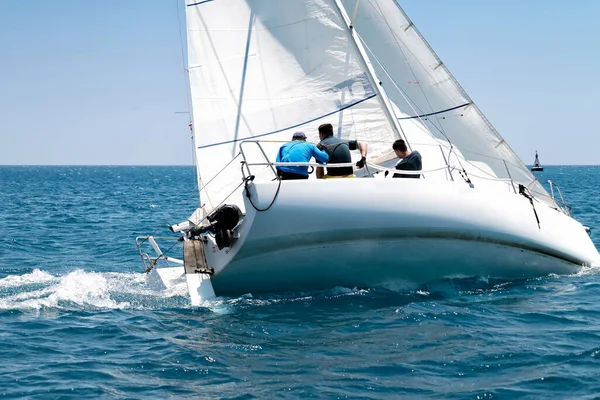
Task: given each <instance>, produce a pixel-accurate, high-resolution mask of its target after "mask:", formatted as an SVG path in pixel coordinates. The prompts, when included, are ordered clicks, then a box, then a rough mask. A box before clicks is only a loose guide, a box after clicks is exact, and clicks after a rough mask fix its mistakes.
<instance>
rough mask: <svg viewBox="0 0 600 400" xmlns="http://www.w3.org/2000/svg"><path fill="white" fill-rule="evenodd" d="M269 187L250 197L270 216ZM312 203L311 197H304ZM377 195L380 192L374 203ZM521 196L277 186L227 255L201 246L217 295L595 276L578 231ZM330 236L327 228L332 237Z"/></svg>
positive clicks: (416, 185) (407, 186)
mask: <svg viewBox="0 0 600 400" xmlns="http://www.w3.org/2000/svg"><path fill="white" fill-rule="evenodd" d="M277 187H278V182H276V181H275V182H268V183H257V184H251V185H250V186H249V191H250V194H251V198H252V201H253V203H254V205H255V206H256V207H257V208H260V209H263V208H267V207H268V206H269V204H270V203H271V202H272V200H273V196H275V194H276V193H277ZM307 193H311V195H310V196H309V195H307ZM374 193H377V195H376V196H375V195H374ZM534 205H535V213H537V215H538V218H539V226H538V222H537V219H536V214H535V213H534V208H533V207H532V205H531V204H530V202H529V200H528V199H527V198H525V197H524V196H521V195H517V194H514V193H511V192H491V191H490V190H489V189H478V188H477V187H473V188H471V187H469V185H467V184H466V183H464V182H439V181H437V182H434V181H427V180H424V179H420V180H416V179H414V180H408V179H401V180H400V179H338V180H328V181H320V180H314V181H313V180H309V181H284V182H281V187H280V188H279V192H278V193H277V198H276V199H275V201H274V202H273V204H272V206H271V207H270V208H269V209H268V210H267V211H265V212H259V211H256V210H255V208H254V207H253V206H252V204H250V202H249V201H248V199H246V216H245V218H244V220H243V221H242V223H241V224H240V225H239V226H238V228H236V231H237V233H238V234H239V239H237V241H235V242H234V244H233V245H232V246H231V248H225V249H223V250H218V248H217V246H216V245H215V244H214V242H213V241H212V240H209V241H208V243H207V244H206V245H205V253H206V261H207V263H208V265H209V266H211V267H212V268H214V270H215V274H214V275H213V277H212V279H211V282H212V285H213V287H214V290H215V292H216V294H217V295H232V296H234V295H242V294H245V293H255V294H257V293H273V292H282V291H305V290H311V289H328V288H333V287H336V286H342V287H351V288H354V287H374V286H381V287H387V288H391V289H402V288H408V287H414V286H415V285H422V284H426V283H429V282H432V281H436V280H439V279H443V278H454V277H484V278H501V279H502V278H505V279H517V278H525V277H533V276H543V275H547V274H550V273H557V274H569V273H574V272H577V271H578V270H579V269H580V268H581V267H582V266H591V265H597V264H598V262H599V255H598V252H597V250H596V248H595V247H594V245H593V243H592V242H591V240H590V238H589V235H588V234H587V232H586V230H585V228H584V227H583V226H582V225H581V224H580V223H579V222H577V221H575V220H574V219H572V218H570V217H569V216H567V215H565V214H564V213H562V212H560V211H558V210H555V209H552V208H550V207H548V206H546V205H545V204H543V203H539V202H534ZM330 227H335V228H330Z"/></svg>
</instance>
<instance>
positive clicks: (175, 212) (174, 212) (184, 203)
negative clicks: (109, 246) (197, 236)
mask: <svg viewBox="0 0 600 400" xmlns="http://www.w3.org/2000/svg"><path fill="white" fill-rule="evenodd" d="M197 194H198V191H197V190H196V188H194V190H193V192H192V194H191V196H189V197H187V198H185V201H184V202H183V204H182V205H181V206H180V207H179V208H178V209H176V210H175V211H173V212H171V214H169V215H168V216H167V217H166V218H165V224H166V225H167V227H168V226H169V220H170V219H172V218H173V216H174V215H175V214H178V213H179V212H180V211H181V210H183V208H184V207H188V205H187V201H189V200H190V199H191V198H193V197H195V196H196V195H197ZM162 227H163V226H162V225H161V226H158V227H156V228H155V229H154V230H153V231H152V232H150V234H149V235H148V236H146V238H145V239H144V240H142V241H141V242H140V245H141V244H143V243H144V242H146V241H147V240H148V239H149V238H150V237H151V236H153V235H154V234H155V233H156V232H158V230H159V229H161V228H162Z"/></svg>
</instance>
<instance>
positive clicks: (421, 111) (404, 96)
mask: <svg viewBox="0 0 600 400" xmlns="http://www.w3.org/2000/svg"><path fill="white" fill-rule="evenodd" d="M360 40H361V42H362V43H363V45H364V46H365V48H366V49H367V50H368V51H369V53H370V54H371V55H372V56H373V58H374V59H375V61H376V62H377V64H378V65H379V66H380V67H381V69H382V70H383V72H384V73H385V74H386V75H387V77H388V78H389V79H390V81H391V82H392V85H393V86H394V88H395V89H396V90H397V91H398V93H400V95H401V96H402V97H403V98H404V101H406V104H408V106H409V107H410V108H411V109H412V110H413V112H414V113H415V114H419V113H423V110H421V107H419V105H418V104H416V103H415V102H414V101H413V100H412V99H411V98H410V97H409V96H408V94H407V93H406V92H405V91H404V89H402V87H401V86H400V85H398V83H397V82H396V81H395V80H394V78H392V76H391V75H390V74H389V72H388V71H387V69H386V68H385V67H384V66H383V64H381V62H380V61H379V59H378V58H377V57H376V56H375V54H374V53H373V51H372V50H371V48H370V47H369V46H368V45H367V43H366V42H365V41H364V40H363V39H362V38H361V39H360ZM415 107H416V108H417V109H418V110H419V111H417V109H415ZM419 121H420V122H421V124H422V125H423V127H424V128H425V130H426V131H427V133H429V135H431V137H433V138H434V139H436V140H437V138H436V137H435V136H434V135H433V133H431V130H430V129H429V127H428V125H427V123H425V121H423V120H422V119H420V118H419ZM400 125H402V124H400ZM431 125H432V126H433V127H434V128H435V129H436V130H437V131H438V132H440V133H441V134H442V136H444V137H445V138H446V141H447V142H448V143H450V145H452V141H451V140H450V138H449V137H448V136H447V135H446V133H445V132H444V131H443V130H441V129H440V128H439V127H438V126H437V125H436V124H434V123H431ZM409 147H410V144H409ZM411 150H412V149H411Z"/></svg>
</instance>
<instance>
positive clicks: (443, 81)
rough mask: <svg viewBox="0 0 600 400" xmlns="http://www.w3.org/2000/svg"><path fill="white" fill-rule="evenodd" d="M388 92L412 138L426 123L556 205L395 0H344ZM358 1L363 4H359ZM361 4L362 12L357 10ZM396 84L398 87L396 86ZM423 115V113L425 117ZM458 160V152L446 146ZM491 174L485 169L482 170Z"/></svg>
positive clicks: (473, 157)
mask: <svg viewBox="0 0 600 400" xmlns="http://www.w3.org/2000/svg"><path fill="white" fill-rule="evenodd" d="M342 2H343V4H344V7H345V8H346V10H347V11H348V13H351V15H354V20H353V21H352V22H353V25H354V27H355V29H356V30H357V32H358V33H359V35H360V38H361V40H362V41H363V42H364V43H365V47H366V48H367V49H368V55H369V56H370V57H372V58H373V59H374V60H376V61H373V65H374V67H375V70H376V72H377V75H378V77H379V79H380V80H381V81H382V82H383V86H384V87H385V88H386V90H387V95H388V96H389V97H390V98H391V99H392V101H393V102H394V103H395V105H396V106H397V107H398V108H399V109H400V110H401V112H402V113H403V114H404V115H402V116H400V123H401V125H403V126H405V127H406V128H407V129H405V131H407V132H406V135H407V139H408V141H409V143H410V144H411V145H412V146H413V147H414V148H416V149H418V146H419V143H414V142H413V143H411V135H410V133H409V131H410V129H411V125H414V124H415V123H417V124H423V125H425V126H426V127H427V129H428V130H429V132H430V133H431V134H432V135H433V136H434V137H436V138H438V139H440V140H442V141H449V142H451V143H452V144H453V146H456V147H457V148H458V149H460V152H461V153H462V155H463V156H464V158H465V159H466V160H468V161H474V162H477V163H478V165H481V163H484V164H487V166H489V168H490V169H491V171H493V174H494V175H495V177H497V178H504V179H512V180H514V181H516V182H519V183H522V184H524V185H525V186H526V187H528V188H529V189H530V190H531V192H533V193H534V195H536V197H538V198H539V199H540V200H542V201H545V202H547V203H548V204H550V205H553V206H555V203H554V201H553V200H552V199H551V198H550V196H548V193H547V192H546V191H545V190H544V188H543V187H542V186H541V184H540V183H539V182H538V181H537V180H536V178H535V177H534V176H533V175H532V174H531V173H530V172H529V170H528V168H527V167H526V166H525V165H524V164H523V162H522V161H521V160H520V159H519V157H518V156H517V155H516V154H515V153H514V152H513V151H512V150H511V148H510V147H509V146H508V144H507V143H506V142H505V141H504V139H503V138H502V137H501V136H500V134H499V133H498V132H497V131H496V130H495V128H494V127H493V126H492V125H491V124H490V122H489V121H488V120H487V119H486V118H485V116H484V115H483V114H482V113H481V111H480V110H479V108H478V107H477V106H476V105H475V103H474V102H473V100H472V99H471V98H470V97H469V96H468V95H467V93H466V92H465V91H464V90H463V89H462V87H461V86H460V85H459V84H458V82H457V81H456V80H455V79H454V77H453V76H452V74H451V73H450V71H449V70H448V68H447V67H446V66H445V65H444V64H443V63H442V61H441V60H440V59H439V58H438V57H437V55H436V54H435V52H434V51H433V49H432V48H431V47H430V46H429V44H428V43H427V42H426V41H425V39H424V38H423V36H421V34H420V33H419V31H418V30H417V29H416V27H415V26H414V25H413V23H412V22H411V21H410V19H409V18H408V16H407V15H406V14H405V13H404V11H403V10H402V9H401V7H400V6H399V5H398V3H397V2H396V1H394V0H342ZM357 3H358V7H356V6H357ZM355 9H356V13H354V10H355ZM394 89H396V90H394ZM419 116H420V117H419ZM446 152H447V154H446V157H447V158H448V159H449V161H450V162H451V161H452V152H450V151H449V150H446ZM479 172H480V175H484V176H485V171H484V170H481V171H479Z"/></svg>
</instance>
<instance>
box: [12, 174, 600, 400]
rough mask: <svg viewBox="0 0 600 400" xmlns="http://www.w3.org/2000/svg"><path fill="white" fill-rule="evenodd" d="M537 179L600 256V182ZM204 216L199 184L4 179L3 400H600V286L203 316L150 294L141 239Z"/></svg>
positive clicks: (594, 273)
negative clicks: (561, 200)
mask: <svg viewBox="0 0 600 400" xmlns="http://www.w3.org/2000/svg"><path fill="white" fill-rule="evenodd" d="M537 176H538V177H539V179H540V181H541V182H544V183H545V182H546V181H547V180H549V179H550V180H552V181H553V182H555V183H557V184H558V185H560V187H561V189H562V193H563V195H564V197H565V200H566V201H567V203H569V204H570V205H571V206H572V214H573V215H574V216H575V218H577V219H578V220H580V221H581V222H582V223H583V224H584V225H587V226H590V227H591V228H592V237H593V240H594V243H595V245H596V246H597V247H599V248H600V213H599V212H598V210H599V209H600V167H578V166H552V167H547V168H546V170H545V171H544V172H542V173H538V175H537ZM197 202H198V200H197V194H196V192H195V172H194V169H193V168H192V167H78V166H77V167H69V166H64V167H37V166H36V167H29V166H22V167H0V339H1V341H0V360H1V362H0V395H1V396H2V397H3V398H19V399H88V398H90V399H166V398H174V399H186V398H193V399H205V398H206V399H212V398H222V399H253V398H260V399H262V398H283V399H296V398H324V399H390V398H402V399H411V398H415V399H420V398H434V399H517V398H525V399H545V398H551V399H573V398H576V399H592V398H600V272H599V271H600V270H596V269H594V268H589V269H585V270H583V271H582V272H581V273H579V274H577V275H570V276H557V275H550V276H544V277H540V278H537V279H528V280H518V281H494V280H489V279H484V278H479V279H475V278H473V279H463V280H447V281H440V282H435V283H432V284H430V285H427V286H424V287H419V288H414V290H412V291H407V292H393V291H387V290H384V289H374V288H371V289H357V288H343V287H337V288H331V289H330V290H327V291H320V292H304V293H286V294H277V295H275V294H273V295H261V296H255V295H252V294H251V293H248V294H246V295H243V296H241V297H236V298H218V299H217V300H215V301H212V302H210V303H208V304H207V306H206V307H200V308H194V307H191V306H190V305H189V301H188V297H187V293H186V288H185V284H184V285H182V286H176V287H175V288H172V289H170V290H168V291H157V290H153V289H152V288H150V287H149V286H147V285H146V282H145V275H144V266H143V264H142V261H141V259H140V257H139V255H138V253H137V248H136V246H135V238H136V236H138V235H145V234H149V233H154V234H156V235H159V234H160V235H167V236H168V234H169V231H168V229H167V226H168V225H169V224H173V223H177V222H180V221H182V220H184V219H185V218H187V217H188V215H189V214H190V213H191V211H192V210H193V209H194V208H195V207H196V205H197ZM176 256H177V255H176ZM365 268H368V266H365Z"/></svg>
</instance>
